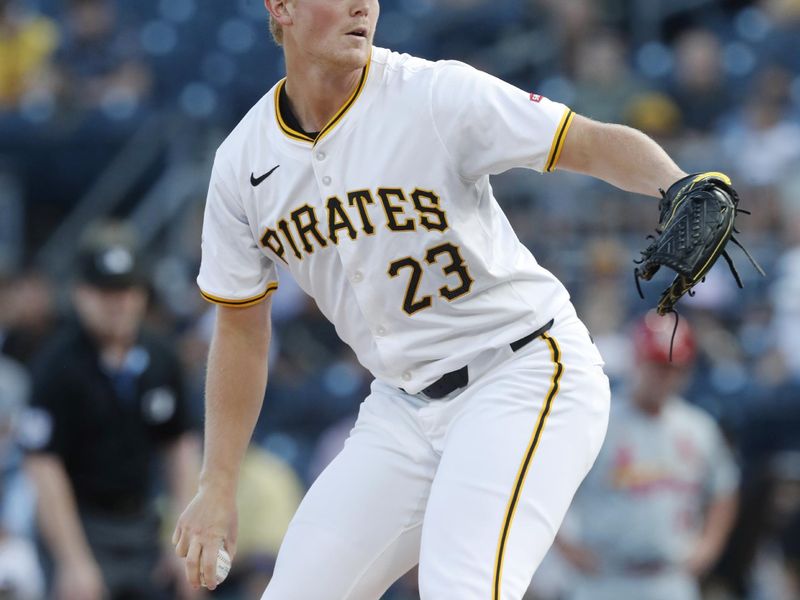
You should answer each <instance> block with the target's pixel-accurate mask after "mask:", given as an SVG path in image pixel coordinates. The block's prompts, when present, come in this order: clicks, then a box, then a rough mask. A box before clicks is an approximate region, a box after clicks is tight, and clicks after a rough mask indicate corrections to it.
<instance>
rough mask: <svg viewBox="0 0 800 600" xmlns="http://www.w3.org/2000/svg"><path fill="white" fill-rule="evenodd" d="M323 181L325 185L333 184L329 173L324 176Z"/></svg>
mask: <svg viewBox="0 0 800 600" xmlns="http://www.w3.org/2000/svg"><path fill="white" fill-rule="evenodd" d="M322 183H324V184H325V185H330V184H331V178H330V177H328V176H327V175H325V177H323V178H322Z"/></svg>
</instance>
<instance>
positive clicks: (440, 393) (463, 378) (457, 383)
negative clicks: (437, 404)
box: [420, 319, 553, 400]
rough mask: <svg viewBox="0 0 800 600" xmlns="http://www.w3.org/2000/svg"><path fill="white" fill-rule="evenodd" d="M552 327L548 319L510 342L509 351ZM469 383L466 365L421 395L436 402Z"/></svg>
mask: <svg viewBox="0 0 800 600" xmlns="http://www.w3.org/2000/svg"><path fill="white" fill-rule="evenodd" d="M552 326H553V319H550V321H548V322H547V323H545V324H544V325H542V326H541V327H540V328H539V329H537V330H536V331H534V332H533V333H529V334H528V335H526V336H525V337H523V338H519V339H518V340H517V341H516V342H511V344H510V346H511V350H512V351H513V352H516V351H517V350H519V349H520V348H522V347H523V346H525V345H527V344H529V343H530V342H532V341H533V340H535V339H536V338H538V337H539V336H540V335H542V334H543V333H546V332H547V331H549V330H550V328H551V327H552ZM468 383H469V373H467V365H464V366H463V367H461V368H460V369H456V370H455V371H450V372H449V373H445V374H444V375H442V376H441V377H439V379H437V380H436V381H434V382H433V383H432V384H430V385H429V386H428V387H426V388H425V389H424V390H422V392H420V393H421V394H424V395H425V396H427V397H428V398H430V399H431V400H438V399H439V398H444V397H445V396H447V394H450V393H451V392H454V391H456V390H457V389H459V388H463V387H466V386H467V384H468Z"/></svg>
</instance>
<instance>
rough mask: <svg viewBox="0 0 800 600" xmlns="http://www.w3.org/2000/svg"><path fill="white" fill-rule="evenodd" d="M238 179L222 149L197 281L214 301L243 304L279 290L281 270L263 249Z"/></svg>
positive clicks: (207, 212) (212, 185) (207, 210)
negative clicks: (248, 213)
mask: <svg viewBox="0 0 800 600" xmlns="http://www.w3.org/2000/svg"><path fill="white" fill-rule="evenodd" d="M233 181H234V177H233V175H232V169H230V167H229V166H228V165H227V163H226V162H225V160H224V158H221V157H220V155H219V153H218V154H217V157H216V159H215V160H214V167H213V169H212V171H211V182H210V184H209V187H208V197H207V199H206V208H205V215H204V217H203V237H202V259H201V262H200V274H199V275H198V277H197V285H198V286H199V287H200V293H201V294H202V295H203V297H204V298H205V299H206V300H208V301H209V302H214V303H216V304H222V305H226V306H239V307H244V306H250V305H253V304H256V303H258V302H260V301H261V300H263V299H264V298H266V297H267V296H268V295H269V294H270V293H271V292H273V291H274V290H275V289H277V287H278V272H277V269H276V268H275V264H274V263H273V262H272V261H271V260H270V259H269V258H268V257H267V256H266V255H265V254H264V253H263V252H261V249H260V248H259V245H258V240H257V239H256V237H255V235H254V233H253V230H252V228H251V226H250V223H249V221H248V218H247V214H246V212H245V209H244V205H243V203H242V201H241V198H240V196H239V194H237V193H235V192H234V191H233V190H234V189H235V185H231V183H233Z"/></svg>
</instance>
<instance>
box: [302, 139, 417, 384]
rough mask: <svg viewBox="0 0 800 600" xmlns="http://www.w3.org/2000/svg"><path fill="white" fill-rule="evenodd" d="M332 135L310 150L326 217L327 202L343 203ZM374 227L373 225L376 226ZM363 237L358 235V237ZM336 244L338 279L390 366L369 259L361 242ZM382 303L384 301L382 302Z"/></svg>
mask: <svg viewBox="0 0 800 600" xmlns="http://www.w3.org/2000/svg"><path fill="white" fill-rule="evenodd" d="M336 133H337V132H331V133H330V134H329V135H327V136H325V138H323V139H320V140H318V141H317V143H316V144H315V145H314V146H313V147H312V148H311V153H312V160H311V167H312V170H313V171H314V177H315V180H316V183H317V189H318V190H319V198H320V208H321V211H322V212H321V214H327V212H326V210H327V201H328V199H329V198H331V197H332V196H336V197H338V198H339V199H340V200H341V201H342V202H343V203H346V202H347V190H346V189H345V185H344V182H343V181H337V180H336V179H334V176H335V175H334V174H335V173H343V172H344V171H343V169H342V168H341V166H340V165H336V159H335V158H334V157H336V156H341V154H342V153H341V152H336V151H335V145H336V137H337V136H336ZM376 227H377V225H376ZM361 236H363V233H359V237H361ZM339 237H340V239H339V242H338V243H337V244H332V245H333V246H334V248H335V249H336V254H337V256H338V259H339V262H340V264H341V270H342V275H343V276H344V277H345V278H346V279H347V283H348V285H349V287H350V289H351V291H352V292H353V295H354V296H355V298H356V301H357V302H358V308H359V312H360V313H361V315H362V316H363V318H364V321H365V323H366V326H367V328H368V329H369V331H370V333H371V335H372V338H373V341H374V343H375V346H376V347H377V349H378V353H379V355H380V357H381V359H382V362H384V364H387V365H388V364H391V362H390V361H388V360H387V353H386V350H385V346H386V337H387V336H388V335H389V333H390V328H389V326H388V325H387V323H386V321H387V319H385V318H384V317H385V315H384V313H383V312H382V311H381V307H383V306H384V302H375V301H374V298H372V294H370V293H369V286H370V281H369V277H368V276H367V274H366V273H365V272H367V271H368V266H367V265H366V261H367V260H368V259H369V258H370V257H371V256H370V253H369V252H366V251H365V250H366V248H365V246H366V244H364V240H363V239H361V240H351V239H350V238H349V237H348V236H347V235H346V234H342V235H340V236H339ZM384 300H385V299H384ZM402 378H403V380H404V381H410V380H411V378H412V376H411V373H410V372H408V371H406V372H405V373H403V375H402Z"/></svg>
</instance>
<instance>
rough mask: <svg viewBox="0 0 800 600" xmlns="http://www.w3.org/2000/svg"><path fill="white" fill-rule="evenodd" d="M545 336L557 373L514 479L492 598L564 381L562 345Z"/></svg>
mask: <svg viewBox="0 0 800 600" xmlns="http://www.w3.org/2000/svg"><path fill="white" fill-rule="evenodd" d="M542 338H543V339H544V340H545V341H546V342H547V343H548V344H549V345H550V353H551V357H552V359H553V364H554V366H555V368H554V369H553V376H552V378H551V381H550V390H549V391H548V392H547V396H546V397H545V402H544V404H543V405H542V409H541V411H539V416H538V418H537V419H536V426H535V427H534V428H533V434H532V435H531V439H530V442H529V443H528V448H527V450H526V451H525V456H524V457H523V460H522V463H521V464H520V466H519V470H518V472H517V477H516V479H515V481H514V487H513V488H512V492H511V496H510V497H509V499H508V505H507V507H506V515H505V517H504V519H503V527H502V528H501V529H500V539H499V540H498V542H497V555H496V557H495V568H494V581H493V582H492V600H500V599H501V597H502V596H501V584H502V580H503V560H504V558H505V551H506V545H507V543H508V536H509V534H510V532H511V524H512V523H513V521H514V514H515V513H516V511H517V505H518V504H519V497H520V495H521V494H522V488H523V487H524V486H525V479H526V478H527V476H528V471H529V470H530V466H531V463H532V462H533V457H534V455H535V454H536V448H537V447H538V446H539V440H540V439H541V437H542V431H544V426H545V423H546V422H547V417H548V416H549V414H550V408H551V407H552V405H553V400H554V399H555V397H556V394H558V389H559V385H560V383H561V375H563V373H564V365H563V364H562V363H561V349H560V348H559V346H558V342H556V340H555V338H553V337H552V336H550V335H548V334H547V333H543V334H542Z"/></svg>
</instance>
